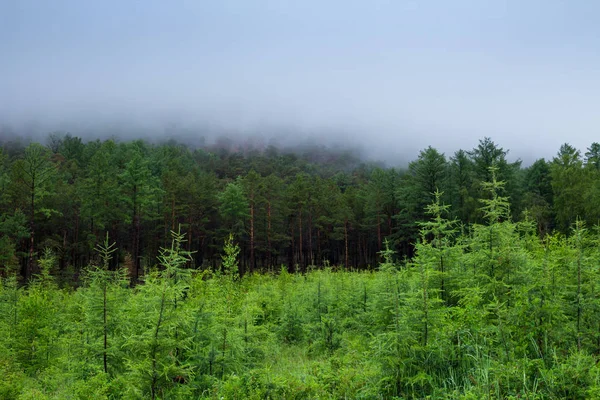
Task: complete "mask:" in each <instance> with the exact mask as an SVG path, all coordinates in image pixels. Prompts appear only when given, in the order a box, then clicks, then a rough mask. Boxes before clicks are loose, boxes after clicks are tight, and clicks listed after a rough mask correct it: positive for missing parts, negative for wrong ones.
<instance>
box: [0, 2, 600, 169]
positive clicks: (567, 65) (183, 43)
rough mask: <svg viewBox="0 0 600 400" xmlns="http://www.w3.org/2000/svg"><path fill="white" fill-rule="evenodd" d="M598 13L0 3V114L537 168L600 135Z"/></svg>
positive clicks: (520, 7)
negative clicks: (252, 135) (468, 154)
mask: <svg viewBox="0 0 600 400" xmlns="http://www.w3.org/2000/svg"><path fill="white" fill-rule="evenodd" d="M598 21H600V2H598V1H593V0H570V1H568V0H565V1H559V0H545V1H541V0H540V1H537V0H505V1H502V0H494V1H491V0H490V1H486V0H440V1H433V0H418V1H417V0H415V1H408V0H405V1H403V0H395V1H383V0H368V1H367V0H363V1H353V0H343V1H337V0H336V1H327V0H302V1H301V0H297V1H285V0H214V1H208V0H169V1H167V0H161V1H159V0H144V1H132V0H103V1H100V0H98V1H84V0H37V1H34V0H0V118H1V120H0V124H4V125H10V126H13V127H17V128H19V129H47V130H58V129H70V130H74V132H73V133H74V134H81V132H78V131H77V130H81V131H85V130H86V128H89V127H92V126H95V127H97V126H99V125H100V126H106V130H108V131H111V130H116V131H118V129H119V128H118V126H119V125H120V124H122V126H130V125H132V124H135V125H136V126H138V127H141V129H147V130H148V131H149V132H150V131H152V130H153V129H154V130H156V129H157V127H159V128H158V131H159V132H160V131H161V130H160V128H161V127H162V126H163V125H170V126H177V127H186V128H189V129H193V128H194V127H195V126H207V125H209V126H212V127H222V128H225V129H227V130H228V131H230V132H233V131H240V132H244V133H248V132H258V131H263V132H269V133H268V134H269V135H274V134H275V132H278V131H280V130H281V131H285V132H288V135H289V132H290V131H292V132H298V133H301V134H302V135H309V136H312V137H316V138H322V137H329V138H332V137H335V138H336V139H338V140H339V139H340V138H344V137H346V136H347V137H348V139H349V142H351V143H356V144H360V145H364V146H367V147H368V148H369V149H371V152H372V153H374V154H380V155H381V157H382V158H385V159H387V160H389V161H391V160H394V158H398V159H400V158H402V157H403V155H404V156H406V155H408V157H410V158H415V157H416V155H417V152H418V150H419V149H422V148H424V147H426V146H428V145H433V146H434V147H437V148H438V149H440V150H441V151H443V152H445V153H446V154H447V155H448V156H450V155H451V154H452V153H453V152H454V151H455V150H457V149H459V148H465V149H470V148H473V147H474V146H475V145H476V144H477V142H478V140H479V139H480V138H483V137H484V136H490V137H492V139H493V140H494V141H495V142H496V143H498V144H500V145H501V146H503V147H504V148H508V149H510V151H511V152H510V155H512V157H511V158H515V157H521V158H523V159H524V160H525V161H526V162H527V161H528V160H530V159H532V158H537V157H547V158H548V157H552V156H553V155H554V154H555V153H556V152H557V150H558V148H559V146H560V145H561V144H562V143H564V142H569V143H571V144H573V145H574V146H575V147H577V148H579V149H581V150H582V151H583V152H585V148H586V147H588V146H589V145H590V144H591V143H592V142H594V141H600V129H599V128H600V108H599V107H600V24H599V23H598ZM34 122H35V123H34ZM116 131H115V132H116ZM107 133H112V132H107ZM294 135H295V136H296V133H294Z"/></svg>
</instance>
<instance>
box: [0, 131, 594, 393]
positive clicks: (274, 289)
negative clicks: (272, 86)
mask: <svg viewBox="0 0 600 400" xmlns="http://www.w3.org/2000/svg"><path fill="white" fill-rule="evenodd" d="M599 201H600V144H598V143H592V144H590V147H588V148H586V149H582V150H579V149H576V148H574V147H573V146H571V145H569V144H566V143H565V144H564V145H562V146H561V147H560V148H559V149H557V152H556V154H555V156H554V157H553V158H551V159H549V160H545V159H539V160H537V161H535V162H533V163H531V164H530V165H527V166H524V165H523V163H522V162H521V161H510V157H509V151H508V150H507V149H504V148H502V147H501V146H500V145H498V144H497V143H495V142H494V141H493V140H492V139H490V138H483V139H481V140H479V142H478V143H476V145H475V147H474V148H472V149H468V150H458V151H456V152H455V153H454V154H452V155H450V156H448V155H445V154H443V153H442V152H440V151H438V150H437V149H436V148H435V147H432V146H430V147H427V148H425V149H423V150H422V151H420V152H419V154H416V155H415V157H414V160H413V161H411V162H410V163H408V164H407V167H405V168H389V167H386V166H384V165H383V164H378V163H374V162H366V161H364V160H362V159H361V158H360V157H359V156H357V155H356V154H355V153H353V152H351V151H345V150H344V151H342V150H339V151H338V150H336V149H332V148H325V147H320V146H316V145H312V146H304V147H301V148H297V149H293V150H289V149H284V148H278V147H274V146H258V145H256V146H254V145H251V144H248V143H245V144H240V143H236V142H234V141H228V140H222V141H218V142H217V144H215V145H211V146H201V147H190V146H187V145H185V144H183V143H179V142H177V141H175V140H171V141H167V142H162V143H155V142H150V141H145V140H130V141H120V140H116V139H107V140H91V141H86V140H83V139H81V138H79V137H77V136H73V135H71V134H63V133H54V134H51V135H49V136H48V137H47V139H46V140H45V141H43V142H42V143H39V142H30V143H26V142H22V141H19V140H12V141H9V140H5V141H3V142H1V146H0V375H1V376H2V378H1V379H0V399H36V400H38V399H593V398H600V366H599V364H598V363H599V361H600V204H599V203H597V202H599Z"/></svg>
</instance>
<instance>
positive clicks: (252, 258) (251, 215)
mask: <svg viewBox="0 0 600 400" xmlns="http://www.w3.org/2000/svg"><path fill="white" fill-rule="evenodd" d="M255 268H256V260H255V258H254V198H251V199H250V272H251V273H252V272H254V269H255Z"/></svg>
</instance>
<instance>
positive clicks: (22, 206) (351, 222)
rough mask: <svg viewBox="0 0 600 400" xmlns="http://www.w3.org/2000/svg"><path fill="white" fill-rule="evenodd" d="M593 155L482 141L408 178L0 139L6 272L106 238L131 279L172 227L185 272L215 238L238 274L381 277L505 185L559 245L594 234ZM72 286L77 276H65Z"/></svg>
mask: <svg viewBox="0 0 600 400" xmlns="http://www.w3.org/2000/svg"><path fill="white" fill-rule="evenodd" d="M598 153H600V152H599V151H598V144H597V143H593V144H591V145H590V147H589V148H588V149H586V151H585V153H584V154H585V156H582V154H581V152H580V151H579V150H577V149H575V148H573V147H572V146H570V145H568V144H565V145H563V146H561V148H560V149H558V152H557V154H556V156H555V157H554V158H553V159H552V160H549V161H546V160H544V159H540V160H537V161H536V162H534V163H533V164H532V165H531V166H529V167H522V165H521V162H520V161H516V162H509V161H508V160H507V154H508V150H507V149H504V148H502V147H500V146H499V145H498V144H496V143H495V142H494V141H493V140H492V139H490V138H484V139H481V140H480V141H479V143H478V144H477V146H476V147H474V148H473V149H469V150H459V151H456V152H455V153H454V154H453V155H450V156H447V155H445V154H443V153H440V152H439V151H438V150H436V149H435V148H434V147H433V146H429V147H427V148H426V149H423V150H422V151H420V152H419V154H417V155H416V158H415V159H414V160H413V161H411V162H410V163H409V164H408V167H407V168H405V169H400V168H386V167H384V166H383V164H374V163H369V162H364V161H362V160H361V158H360V157H359V155H358V154H357V153H356V152H352V151H344V150H342V151H337V150H335V149H330V148H326V147H319V146H304V147H299V148H297V149H295V151H294V152H291V151H289V150H282V149H279V148H276V147H274V146H264V144H263V145H260V144H258V145H253V144H252V143H249V142H245V143H236V142H235V141H233V140H230V139H221V140H217V141H216V142H215V143H214V144H212V145H208V146H204V147H188V146H186V145H184V144H181V143H179V142H177V141H175V140H170V141H167V142H163V143H151V142H147V141H144V140H133V141H116V140H114V139H107V140H94V141H88V142H85V141H83V140H82V139H81V138H79V137H77V136H73V135H70V134H60V133H53V134H51V135H49V136H48V137H47V140H46V141H45V144H39V143H37V142H31V143H22V142H18V141H7V142H4V144H3V145H2V149H1V153H0V156H1V157H0V167H1V169H0V184H1V185H2V188H3V190H2V196H1V197H0V210H1V212H2V220H1V225H0V227H1V229H0V232H2V236H1V241H2V248H3V251H2V254H3V256H2V267H3V269H4V270H5V271H8V270H11V269H13V270H14V269H17V270H19V271H20V274H21V276H22V277H23V278H25V279H29V278H30V277H31V276H32V273H34V272H35V271H37V270H38V269H37V267H36V265H35V264H36V259H37V257H39V254H40V252H41V251H42V250H43V249H44V248H51V249H52V250H53V251H55V252H56V254H57V257H58V260H59V265H60V270H61V272H64V271H66V270H69V271H71V272H70V273H71V274H72V275H73V276H75V277H76V276H77V271H79V270H81V268H82V267H84V266H85V265H87V264H88V263H89V262H90V260H91V259H92V257H93V250H94V248H95V247H96V246H97V245H98V243H100V242H101V241H102V240H103V238H104V236H105V234H106V233H109V235H110V237H111V238H113V240H114V241H115V242H116V244H117V248H118V249H119V250H118V257H117V260H119V262H121V263H122V262H126V263H128V264H129V265H130V269H131V273H132V278H134V280H137V279H139V277H140V276H141V275H142V274H143V271H144V270H145V269H147V268H149V267H150V266H151V265H152V264H153V262H154V261H153V260H155V259H156V256H157V255H158V249H159V248H160V247H161V246H164V245H165V243H166V242H167V241H168V240H169V232H170V231H171V230H173V229H175V228H177V227H178V226H181V227H182V229H183V230H184V231H185V232H186V234H187V240H188V241H187V244H186V250H187V251H190V252H192V254H193V257H192V260H191V261H190V266H193V267H194V268H206V267H212V268H215V267H216V266H218V265H219V263H220V258H219V254H220V251H221V247H222V243H223V241H224V239H225V238H226V237H227V236H228V235H229V234H233V236H234V238H235V240H236V241H237V242H239V244H240V246H241V252H240V262H241V272H242V274H243V273H245V272H247V271H267V270H273V269H277V268H279V266H281V265H286V266H287V268H288V269H289V270H290V271H294V270H301V271H304V270H306V269H307V268H308V267H309V266H312V265H314V266H323V265H343V266H345V267H347V268H350V267H351V268H355V269H368V268H373V267H374V266H376V265H377V263H378V262H379V261H381V260H380V256H379V255H378V254H379V253H380V252H381V250H382V248H383V242H384V241H387V242H388V243H390V246H391V247H392V249H394V250H396V251H398V253H399V254H400V255H401V256H403V257H409V258H410V257H412V255H413V253H414V246H415V244H416V242H417V240H418V231H419V223H420V222H421V221H425V220H427V219H428V217H427V215H426V213H425V210H426V207H427V205H428V204H430V203H431V202H432V201H433V200H434V198H435V196H434V195H435V193H437V192H440V193H441V199H440V200H441V201H442V203H443V204H448V205H450V206H451V208H450V216H451V217H452V218H455V219H457V221H459V222H460V224H461V226H463V229H467V230H469V229H471V228H470V226H471V224H478V223H482V222H484V221H485V215H484V214H483V213H482V212H481V210H480V205H481V203H482V202H485V201H487V200H489V194H488V193H486V191H485V186H484V183H485V182H489V181H490V179H491V175H490V174H491V171H492V170H494V171H495V176H496V179H498V180H499V181H502V182H504V183H505V186H504V187H503V195H504V196H506V197H507V198H508V199H509V200H510V203H511V207H510V217H511V218H512V220H514V221H521V220H524V219H530V220H532V221H533V222H534V223H535V225H536V227H537V230H538V233H539V234H540V235H541V236H542V237H543V236H544V235H546V234H548V233H551V232H553V231H555V230H556V231H558V232H561V233H563V234H568V233H569V229H570V227H571V226H572V224H573V223H574V222H575V221H576V220H577V219H581V220H582V221H585V222H586V223H587V224H588V225H589V226H593V225H594V224H596V223H597V220H598V218H599V217H600V216H599V215H598V211H597V208H596V207H595V202H594V200H593V199H594V198H595V196H596V195H597V191H598V182H599V181H598V174H599V173H600V172H599V171H600V170H599V168H598V165H599V163H598V162H597V161H598V160H597V159H598V158H599V157H600V156H598ZM74 279H76V278H74Z"/></svg>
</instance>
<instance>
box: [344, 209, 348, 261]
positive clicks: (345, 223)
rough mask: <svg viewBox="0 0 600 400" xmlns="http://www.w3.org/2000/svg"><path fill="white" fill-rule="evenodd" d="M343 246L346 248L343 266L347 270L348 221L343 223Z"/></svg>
mask: <svg viewBox="0 0 600 400" xmlns="http://www.w3.org/2000/svg"><path fill="white" fill-rule="evenodd" d="M344 245H345V248H346V257H345V262H344V265H345V267H346V270H347V269H348V220H346V221H345V222H344Z"/></svg>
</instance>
